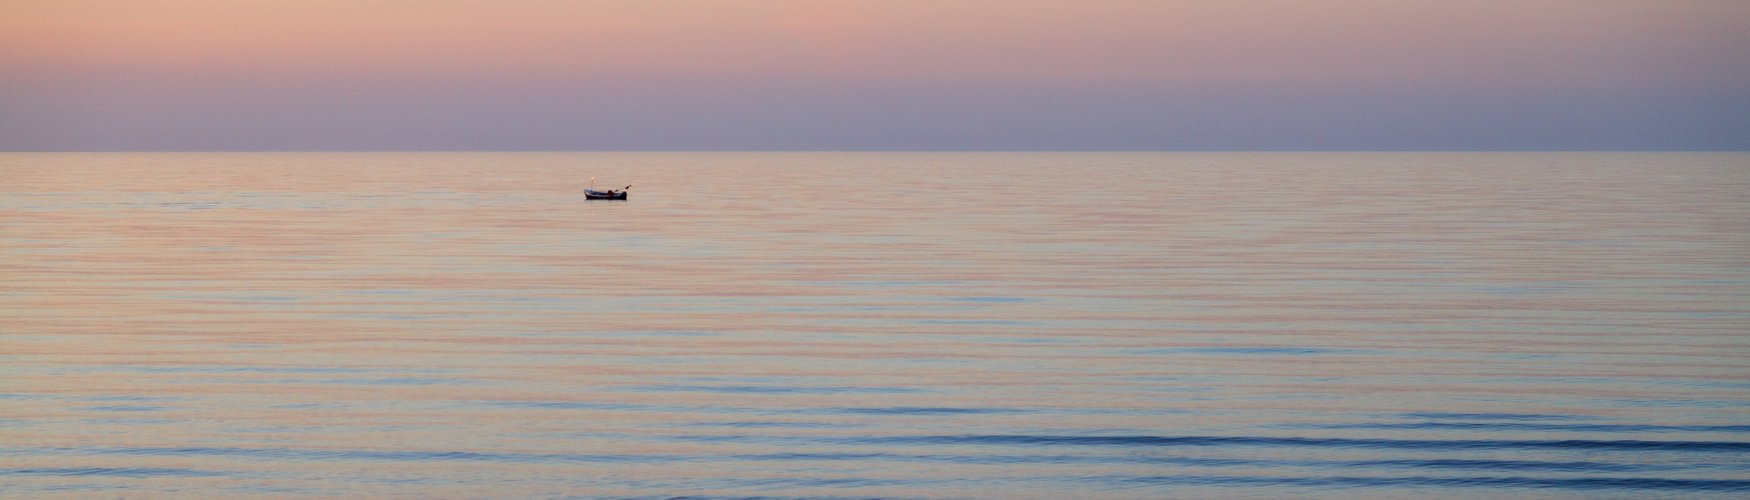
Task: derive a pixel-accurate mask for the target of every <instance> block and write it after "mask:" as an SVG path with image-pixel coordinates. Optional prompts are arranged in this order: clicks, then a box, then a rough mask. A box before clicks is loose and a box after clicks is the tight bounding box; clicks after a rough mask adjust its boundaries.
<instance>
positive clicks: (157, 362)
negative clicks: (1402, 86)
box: [0, 153, 1750, 499]
mask: <svg viewBox="0 0 1750 500" xmlns="http://www.w3.org/2000/svg"><path fill="white" fill-rule="evenodd" d="M592 177H593V178H594V180H593V181H592V180H591V178H592ZM592 182H593V183H594V186H596V187H598V188H606V187H616V188H617V187H620V186H624V185H628V184H630V185H632V186H633V187H632V189H631V196H630V199H629V200H627V201H623V202H622V201H585V200H584V199H583V197H582V194H581V192H582V190H583V189H584V188H587V187H589V186H590V185H591V183H592ZM1747 228H1750V154H1746V153H1279V154H1264V153H1255V154H1234V153H1109V154H1080V153H1074V154H1072V153H1062V154H1053V153H1012V154H1011V153H1000V154H999V153H638V154H634V153H623V154H621V153H615V154H609V153H598V154H577V153H529V154H488V153H479V154H452V153H441V154H439V153H433V154H423V153H422V154H414V153H377V154H353V153H344V154H340V153H337V154H171V153H162V154H0V496H5V497H9V498H90V497H103V498H112V497H116V498H143V497H165V498H169V497H175V498H249V497H268V498H288V497H301V496H332V495H338V496H345V497H356V498H365V497H416V498H508V497H519V498H520V497H536V498H590V499H594V498H668V497H688V498H768V499H788V498H917V499H947V498H990V499H1058V498H1081V499H1129V498H1288V497H1295V498H1344V499H1348V498H1526V497H1532V498H1648V497H1682V498H1743V497H1744V496H1746V495H1750V230H1747Z"/></svg>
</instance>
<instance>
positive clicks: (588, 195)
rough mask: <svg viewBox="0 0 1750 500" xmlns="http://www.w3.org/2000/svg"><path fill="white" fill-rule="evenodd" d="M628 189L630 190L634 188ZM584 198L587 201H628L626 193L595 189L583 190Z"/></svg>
mask: <svg viewBox="0 0 1750 500" xmlns="http://www.w3.org/2000/svg"><path fill="white" fill-rule="evenodd" d="M626 187H628V188H629V187H632V186H626ZM583 198H584V199H586V200H624V199H626V191H625V190H620V191H615V190H612V189H609V190H607V191H596V190H593V189H585V190H583Z"/></svg>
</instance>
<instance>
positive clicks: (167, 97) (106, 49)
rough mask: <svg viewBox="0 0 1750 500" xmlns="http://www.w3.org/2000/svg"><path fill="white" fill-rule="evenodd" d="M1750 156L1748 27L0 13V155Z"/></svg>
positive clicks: (1440, 7)
mask: <svg viewBox="0 0 1750 500" xmlns="http://www.w3.org/2000/svg"><path fill="white" fill-rule="evenodd" d="M600 150H609V151H626V150H639V151H716V150H766V151H770V150H859V151H865V150H928V151H944V150H945V151H962V150H972V151H990V150H1004V151H1041V150H1044V151H1100V150H1123V151H1177V150H1199V151H1211V150H1214V151H1228V150H1278V151H1282V150H1287V151H1301V150H1750V1H1746V0H1513V1H1495V0H1462V1H1459V0H1453V1H1445V0H1219V1H1215V0H1211V1H1178V0H1064V1H1060V0H575V1H540V0H406V1H402V0H381V1H372V0H345V1H336V0H284V1H282V0H142V1H129V0H0V151H600Z"/></svg>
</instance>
